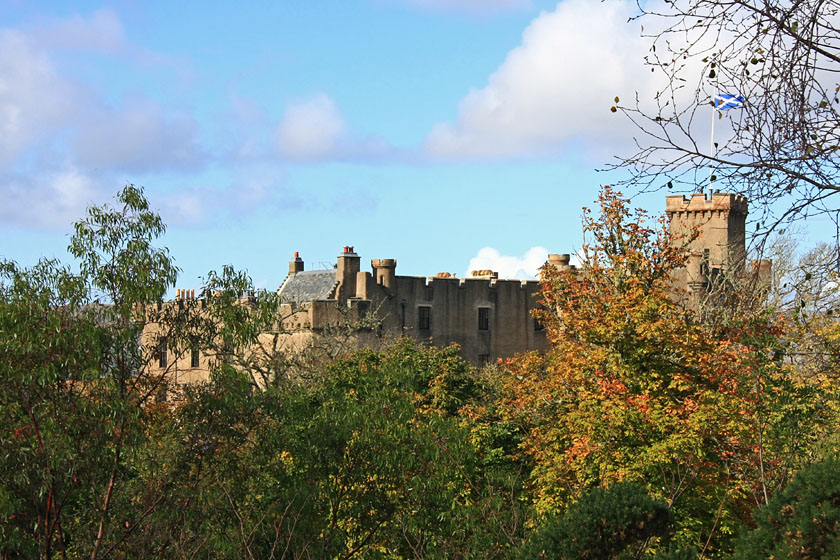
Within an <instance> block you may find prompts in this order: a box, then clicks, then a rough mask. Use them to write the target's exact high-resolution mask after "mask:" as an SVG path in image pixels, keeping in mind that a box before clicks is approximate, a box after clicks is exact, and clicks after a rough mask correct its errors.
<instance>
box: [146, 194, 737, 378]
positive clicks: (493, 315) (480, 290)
mask: <svg viewBox="0 0 840 560" xmlns="http://www.w3.org/2000/svg"><path fill="white" fill-rule="evenodd" d="M666 214H667V217H668V219H669V222H670V229H671V232H672V233H674V234H678V235H684V234H686V233H688V232H689V231H690V230H691V228H697V229H698V231H699V235H698V237H697V238H696V239H695V240H694V241H693V242H692V243H691V244H690V246H689V248H690V255H691V256H690V261H689V264H688V266H687V267H686V268H685V269H683V270H681V271H679V272H678V274H676V275H675V277H674V288H675V293H680V294H683V295H682V296H681V297H687V298H699V297H702V295H703V294H704V293H706V292H707V291H708V290H709V289H710V286H711V285H712V284H713V283H714V281H715V278H716V277H718V276H719V275H721V274H722V273H723V272H725V271H729V270H742V269H743V268H744V266H745V259H746V246H745V240H746V235H745V222H746V216H747V200H746V199H745V198H744V197H743V196H740V195H735V194H724V193H713V194H711V195H709V196H707V195H705V194H694V195H691V197H690V198H686V197H685V196H682V195H675V196H668V197H667V198H666ZM361 260H362V259H361V257H360V256H359V255H358V254H357V253H356V252H355V250H354V248H353V247H350V246H346V247H344V248H343V250H342V251H341V253H340V254H339V255H338V257H337V262H336V264H335V266H334V268H332V269H327V270H306V267H305V265H304V261H303V259H301V258H300V256H299V254H297V253H295V256H294V258H293V259H292V260H291V261H290V262H289V273H288V276H287V277H286V279H285V280H284V282H283V283H282V285H281V286H280V288H279V290H278V294H279V296H280V298H281V301H282V304H281V309H280V316H281V317H284V319H283V321H282V329H281V332H282V333H283V336H285V337H287V338H288V340H289V341H291V342H292V344H290V345H288V346H287V347H291V348H295V347H297V348H302V347H304V346H305V345H306V344H307V343H310V342H311V341H312V340H313V339H314V338H315V337H317V336H318V335H319V334H321V333H325V332H329V330H330V329H331V328H337V327H340V326H342V325H348V324H353V323H354V322H360V321H362V320H363V318H365V317H368V318H369V317H371V316H373V317H375V318H376V321H375V323H376V326H375V327H372V328H367V329H364V332H361V331H360V334H359V335H358V337H357V339H356V345H357V346H372V345H374V343H375V341H377V340H381V339H382V338H383V337H385V336H389V337H391V338H396V337H398V336H407V337H411V338H414V339H416V340H418V341H420V342H423V343H433V344H435V345H439V346H445V345H449V344H453V343H455V344H458V345H459V346H460V348H461V354H462V356H463V357H464V358H465V359H466V360H467V361H469V362H471V363H473V364H476V365H481V364H485V363H489V362H493V361H495V360H497V359H499V358H506V357H510V356H513V355H514V354H517V353H520V352H525V351H529V350H539V351H543V350H545V349H546V348H547V340H546V336H545V333H544V331H543V330H542V326H541V325H540V324H539V322H537V321H535V320H534V318H533V317H532V311H533V310H534V308H535V307H537V306H538V304H539V302H538V300H539V294H538V291H539V282H538V281H535V280H534V281H523V280H509V279H503V278H499V277H498V274H497V273H495V272H493V271H490V270H483V271H474V272H473V273H472V274H471V276H469V277H467V278H456V277H454V276H453V275H451V274H449V273H440V274H437V275H435V276H431V277H423V276H400V275H398V274H397V260H396V259H391V258H387V259H373V260H371V261H370V265H371V269H370V271H367V270H362V265H361ZM548 264H550V265H552V266H555V267H558V268H560V269H573V268H574V267H573V266H572V265H571V264H570V256H569V255H568V254H562V255H560V254H551V255H549V258H548ZM179 297H183V295H181V296H179ZM173 358H174V359H175V360H176V362H175V363H174V364H172V363H170V362H168V361H167V360H162V361H161V362H160V364H159V365H160V366H162V367H163V366H166V367H169V368H172V367H173V366H174V369H175V371H176V377H177V378H178V379H179V380H182V382H188V380H198V379H202V378H205V377H206V375H207V371H209V361H208V358H207V357H204V356H198V357H196V356H195V351H193V354H192V356H186V355H185V356H182V357H176V356H173ZM179 371H180V375H179V374H178V372H179Z"/></svg>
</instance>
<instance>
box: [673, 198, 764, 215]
mask: <svg viewBox="0 0 840 560" xmlns="http://www.w3.org/2000/svg"><path fill="white" fill-rule="evenodd" d="M748 206H749V205H748V203H747V198H746V197H745V196H742V195H740V194H732V193H718V192H716V193H713V194H712V197H711V198H709V197H708V196H706V194H705V193H694V194H692V195H691V198H690V199H688V198H686V197H685V196H684V195H681V194H675V195H668V196H666V197H665V213H666V214H667V215H668V217H669V218H672V217H673V215H674V214H681V213H694V212H715V211H725V212H731V213H732V212H734V213H736V214H744V215H746V214H747V211H748Z"/></svg>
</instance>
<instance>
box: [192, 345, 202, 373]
mask: <svg viewBox="0 0 840 560" xmlns="http://www.w3.org/2000/svg"><path fill="white" fill-rule="evenodd" d="M199 356H200V354H199V352H198V348H196V347H195V346H193V348H192V351H191V352H190V367H194V368H196V367H198V359H199Z"/></svg>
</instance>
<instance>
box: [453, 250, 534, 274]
mask: <svg viewBox="0 0 840 560" xmlns="http://www.w3.org/2000/svg"><path fill="white" fill-rule="evenodd" d="M547 260H548V249H546V248H545V247H531V248H530V249H528V250H527V251H526V252H525V254H524V255H522V256H521V257H516V256H510V255H502V254H501V253H500V252H499V251H498V250H497V249H494V248H493V247H484V248H483V249H481V250H480V251H479V252H478V254H477V255H476V256H474V257H473V258H472V259H470V264H469V265H468V266H467V271H466V272H465V273H464V276H465V277H469V276H470V272H471V271H473V270H492V271H494V272H498V273H499V278H518V279H520V280H534V279H536V278H537V276H538V274H539V269H540V267H541V266H542V265H544V264H545V262H546V261H547Z"/></svg>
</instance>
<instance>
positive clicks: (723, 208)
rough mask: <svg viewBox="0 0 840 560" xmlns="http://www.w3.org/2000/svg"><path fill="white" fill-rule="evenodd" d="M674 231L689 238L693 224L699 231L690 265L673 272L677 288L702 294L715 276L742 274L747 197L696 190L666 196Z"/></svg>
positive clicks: (681, 290) (666, 207)
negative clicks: (724, 273) (694, 191)
mask: <svg viewBox="0 0 840 560" xmlns="http://www.w3.org/2000/svg"><path fill="white" fill-rule="evenodd" d="M665 212H666V214H667V215H668V220H669V221H670V227H671V234H672V235H673V236H674V237H675V239H677V242H679V239H680V238H681V237H682V238H687V236H688V235H690V233H691V231H692V228H697V230H698V232H699V235H698V236H697V238H696V239H695V240H694V241H692V242H691V243H690V244H689V251H690V255H689V262H688V265H687V267H686V268H685V269H684V270H682V271H679V272H678V273H677V274H675V275H674V288H675V289H676V290H677V291H680V292H683V293H684V292H686V291H688V292H690V293H692V294H696V295H698V296H699V295H700V294H701V293H704V292H706V291H707V290H708V289H709V286H710V283H711V282H712V281H714V278H715V277H716V276H717V275H718V274H720V273H722V272H726V271H730V272H734V273H736V274H741V273H743V272H744V266H745V261H746V255H747V250H746V219H747V199H746V198H745V197H743V196H741V195H737V194H730V193H713V194H712V196H711V198H709V197H707V196H706V195H705V194H704V193H695V194H692V195H691V198H690V199H687V198H686V197H685V196H683V195H672V196H668V197H666V199H665Z"/></svg>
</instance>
